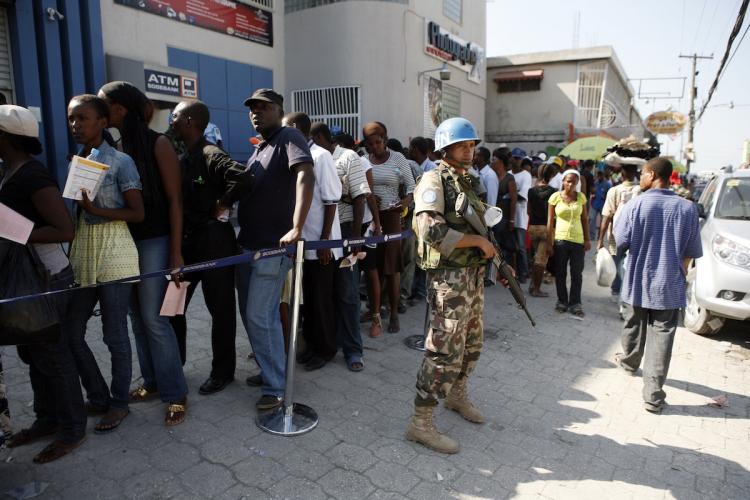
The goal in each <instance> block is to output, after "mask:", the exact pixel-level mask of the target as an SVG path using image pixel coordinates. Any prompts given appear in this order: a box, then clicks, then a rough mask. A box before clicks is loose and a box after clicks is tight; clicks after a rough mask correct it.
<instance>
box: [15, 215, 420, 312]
mask: <svg viewBox="0 0 750 500" xmlns="http://www.w3.org/2000/svg"><path fill="white" fill-rule="evenodd" d="M413 234H414V233H413V232H412V231H411V230H410V229H409V230H406V231H404V232H401V233H393V234H383V235H380V236H368V237H362V238H349V239H341V240H319V241H305V242H304V249H305V250H325V249H333V248H349V247H354V246H362V245H376V244H378V243H387V242H389V241H397V240H404V239H407V238H410V237H411V236H412V235H413ZM297 248H298V246H297V244H293V245H288V246H286V247H279V248H265V249H262V250H256V251H254V252H245V253H241V254H239V255H232V256H230V257H223V258H221V259H213V260H207V261H204V262H196V263H195V264H188V265H186V266H182V267H180V268H179V269H162V270H160V271H152V272H150V273H144V274H139V275H137V276H128V277H127V278H120V279H117V280H112V281H105V282H103V283H95V284H93V285H86V286H79V287H73V288H66V289H63V290H52V291H49V292H41V293H33V294H29V295H21V296H19V297H10V298H7V299H0V304H9V303H12V302H18V301H20V300H27V299H33V298H35V297H42V296H45V295H57V294H61V293H67V292H70V291H73V290H82V289H85V288H96V287H99V286H106V285H114V284H117V283H131V282H136V281H140V280H143V279H149V278H158V277H167V276H170V275H172V274H189V273H194V272H197V271H208V270H211V269H219V268H222V267H228V266H235V265H237V264H244V263H246V262H250V261H252V260H260V259H268V258H271V257H278V256H279V255H289V256H291V255H294V254H295V253H296V252H297Z"/></svg>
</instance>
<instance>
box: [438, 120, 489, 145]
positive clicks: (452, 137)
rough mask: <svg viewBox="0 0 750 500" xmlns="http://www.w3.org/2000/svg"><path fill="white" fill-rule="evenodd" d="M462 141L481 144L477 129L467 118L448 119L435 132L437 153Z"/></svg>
mask: <svg viewBox="0 0 750 500" xmlns="http://www.w3.org/2000/svg"><path fill="white" fill-rule="evenodd" d="M461 141H475V142H477V143H478V142H480V139H479V135H478V134H477V129H475V128H474V125H472V124H471V122H470V121H469V120H467V119H466V118H448V119H447V120H445V121H444V122H443V123H441V124H440V126H439V127H438V128H437V130H436V131H435V151H440V150H442V149H445V148H447V147H448V146H450V145H451V144H455V143H457V142H461Z"/></svg>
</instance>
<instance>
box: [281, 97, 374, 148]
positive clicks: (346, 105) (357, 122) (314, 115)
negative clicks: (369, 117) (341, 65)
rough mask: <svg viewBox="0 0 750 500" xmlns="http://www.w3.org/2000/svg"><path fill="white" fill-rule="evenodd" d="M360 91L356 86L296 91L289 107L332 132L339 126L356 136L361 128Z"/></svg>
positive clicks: (340, 128)
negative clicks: (324, 125) (320, 123)
mask: <svg viewBox="0 0 750 500" xmlns="http://www.w3.org/2000/svg"><path fill="white" fill-rule="evenodd" d="M361 92H362V89H361V87H360V86H359V85H351V86H346V87H324V88H319V89H306V90H295V91H293V92H292V107H293V108H294V111H301V112H303V113H305V114H307V116H309V117H310V120H311V121H313V122H324V123H325V124H327V125H328V127H329V128H330V129H331V131H332V132H335V130H336V129H339V130H340V131H341V132H345V133H347V134H351V135H352V137H354V138H357V137H359V134H360V130H362V123H361V113H360V109H361V100H362V98H361V95H362V94H361Z"/></svg>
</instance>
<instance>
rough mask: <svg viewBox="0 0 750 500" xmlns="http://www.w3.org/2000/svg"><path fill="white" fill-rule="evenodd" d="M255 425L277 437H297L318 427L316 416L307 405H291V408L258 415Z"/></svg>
mask: <svg viewBox="0 0 750 500" xmlns="http://www.w3.org/2000/svg"><path fill="white" fill-rule="evenodd" d="M255 423H256V424H257V425H258V427H260V428H261V429H263V430H264V431H266V432H270V433H271V434H277V435H279V436H299V435H300V434H304V433H306V432H310V431H311V430H313V429H314V428H315V427H317V425H318V414H317V413H315V410H313V409H312V408H310V407H309V406H307V405H303V404H300V403H293V404H292V406H291V408H287V407H285V406H280V407H278V408H276V409H275V410H272V411H267V412H263V413H258V417H257V418H256V419H255Z"/></svg>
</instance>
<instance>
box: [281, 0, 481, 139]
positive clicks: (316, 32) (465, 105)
mask: <svg viewBox="0 0 750 500" xmlns="http://www.w3.org/2000/svg"><path fill="white" fill-rule="evenodd" d="M285 4H286V16H285V20H286V27H285V32H286V61H285V63H286V69H285V74H286V81H287V88H286V97H287V101H288V102H289V107H290V109H291V110H294V111H303V112H305V113H307V114H309V115H310V116H311V117H312V119H313V120H322V121H326V122H327V123H329V124H330V125H334V126H336V127H338V128H340V129H341V130H343V131H345V132H348V133H350V134H352V135H353V136H354V137H355V138H359V137H360V135H361V129H362V125H363V124H364V123H366V122H368V121H372V120H377V121H381V122H383V123H385V124H386V126H387V127H388V135H389V136H390V137H393V138H396V139H399V140H401V141H402V142H404V141H406V140H408V139H409V138H410V137H414V136H418V135H426V136H429V137H432V136H434V132H435V127H436V125H437V124H439V123H440V121H442V120H444V119H446V118H449V117H451V116H457V115H461V116H463V117H465V118H468V119H469V120H471V121H472V122H473V123H474V124H475V125H476V126H477V128H478V129H479V131H480V135H482V134H483V133H484V113H485V95H486V85H485V83H484V78H485V55H484V46H485V33H486V29H485V25H486V17H485V16H486V6H485V2H483V1H474V0H369V1H362V0H339V1H335V0H333V1H332V0H286V2H285ZM323 34H325V35H323ZM444 63H445V69H446V70H447V71H443V72H442V73H441V71H439V70H440V69H441V68H442V66H443V64H444ZM448 75H450V79H445V78H447V77H448Z"/></svg>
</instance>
